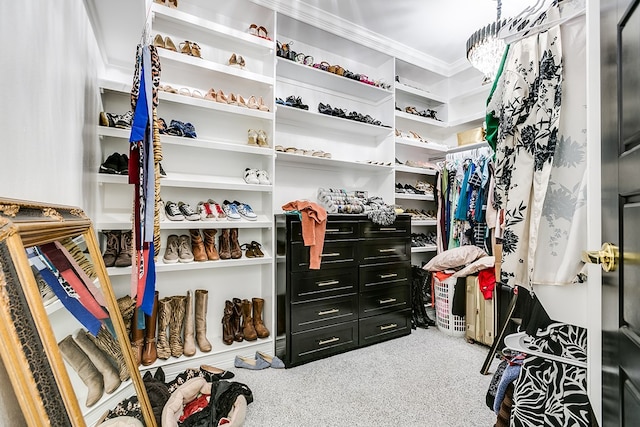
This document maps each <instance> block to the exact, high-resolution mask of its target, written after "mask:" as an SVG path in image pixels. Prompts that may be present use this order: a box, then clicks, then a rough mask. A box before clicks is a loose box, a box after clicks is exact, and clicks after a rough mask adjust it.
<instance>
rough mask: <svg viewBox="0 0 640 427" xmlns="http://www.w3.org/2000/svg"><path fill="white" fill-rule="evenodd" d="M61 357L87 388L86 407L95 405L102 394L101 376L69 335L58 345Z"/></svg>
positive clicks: (102, 383)
mask: <svg viewBox="0 0 640 427" xmlns="http://www.w3.org/2000/svg"><path fill="white" fill-rule="evenodd" d="M58 347H60V352H61V353H62V357H63V358H64V360H66V361H67V363H68V364H69V365H71V367H72V368H73V370H74V371H76V372H77V373H78V376H79V377H80V379H81V380H82V382H83V383H84V384H85V385H86V386H87V401H86V403H85V405H86V406H87V407H90V406H93V405H95V404H96V403H97V402H98V400H100V398H101V397H102V394H103V393H104V382H103V379H102V374H101V373H100V371H98V370H97V369H96V367H95V366H94V365H93V363H91V360H90V359H89V356H87V355H86V354H85V352H84V351H82V349H81V348H80V347H79V346H78V344H77V343H76V342H75V341H74V340H73V337H72V336H71V335H67V336H66V337H65V338H64V339H63V340H62V341H60V342H59V343H58Z"/></svg>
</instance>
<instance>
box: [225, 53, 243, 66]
mask: <svg viewBox="0 0 640 427" xmlns="http://www.w3.org/2000/svg"><path fill="white" fill-rule="evenodd" d="M227 64H228V65H231V66H233V65H237V66H239V67H240V68H244V66H245V65H246V64H245V61H244V58H243V57H242V56H241V55H236V54H235V53H232V54H231V57H230V58H229V60H228V61H227Z"/></svg>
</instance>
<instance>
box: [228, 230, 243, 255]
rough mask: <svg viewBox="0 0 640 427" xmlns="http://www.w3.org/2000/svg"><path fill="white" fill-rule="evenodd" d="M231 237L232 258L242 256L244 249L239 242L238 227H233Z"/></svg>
mask: <svg viewBox="0 0 640 427" xmlns="http://www.w3.org/2000/svg"><path fill="white" fill-rule="evenodd" d="M230 238H231V259H238V258H242V249H240V242H238V229H237V228H232V229H231V233H230Z"/></svg>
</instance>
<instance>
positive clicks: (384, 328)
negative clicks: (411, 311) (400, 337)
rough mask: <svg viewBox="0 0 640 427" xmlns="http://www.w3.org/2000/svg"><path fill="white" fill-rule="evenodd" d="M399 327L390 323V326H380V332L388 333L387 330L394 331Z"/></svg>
mask: <svg viewBox="0 0 640 427" xmlns="http://www.w3.org/2000/svg"><path fill="white" fill-rule="evenodd" d="M397 327H398V324H397V323H389V324H388V325H384V326H380V330H381V331H386V330H387V329H393V328H397Z"/></svg>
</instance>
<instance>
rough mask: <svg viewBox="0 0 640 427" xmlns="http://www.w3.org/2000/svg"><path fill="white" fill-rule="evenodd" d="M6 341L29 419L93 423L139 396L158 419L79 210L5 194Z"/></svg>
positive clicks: (1, 311) (148, 417)
mask: <svg viewBox="0 0 640 427" xmlns="http://www.w3.org/2000/svg"><path fill="white" fill-rule="evenodd" d="M0 339H1V340H2V343H3V345H1V346H0V353H1V356H2V360H3V362H4V364H5V366H6V368H7V373H8V376H9V378H10V380H11V384H12V386H13V389H14V392H15V394H16V396H17V397H18V402H19V404H20V408H21V410H22V413H23V415H24V418H25V421H26V422H27V424H28V425H30V426H36V425H37V426H40V425H55V426H67V425H69V426H85V425H95V424H96V423H97V422H99V420H100V419H101V418H102V417H104V415H105V412H106V411H108V410H110V409H112V408H113V407H115V406H116V405H117V404H118V403H120V402H121V401H122V400H124V399H126V398H128V397H130V396H132V395H135V396H137V400H138V402H139V404H140V411H141V418H142V421H143V422H144V424H145V425H146V426H155V425H156V422H155V418H154V415H153V412H152V409H151V405H150V403H149V398H148V396H147V393H146V391H145V387H144V384H143V381H142V378H141V376H140V372H139V370H138V366H137V364H136V363H135V362H134V356H133V353H132V350H131V346H130V345H129V340H128V337H127V332H126V329H125V325H124V321H123V319H122V316H121V313H120V310H119V308H118V302H117V300H116V298H115V295H114V293H113V290H112V288H111V284H110V281H109V277H108V275H107V272H106V269H105V266H104V262H103V260H102V256H101V254H100V249H99V246H98V242H97V240H96V235H95V232H94V229H93V226H92V223H91V221H90V220H89V218H88V217H87V216H86V215H85V213H84V212H83V211H82V210H81V209H78V208H76V207H71V206H60V205H51V204H41V203H37V202H29V201H22V200H13V199H2V198H0ZM114 372H115V374H114Z"/></svg>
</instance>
